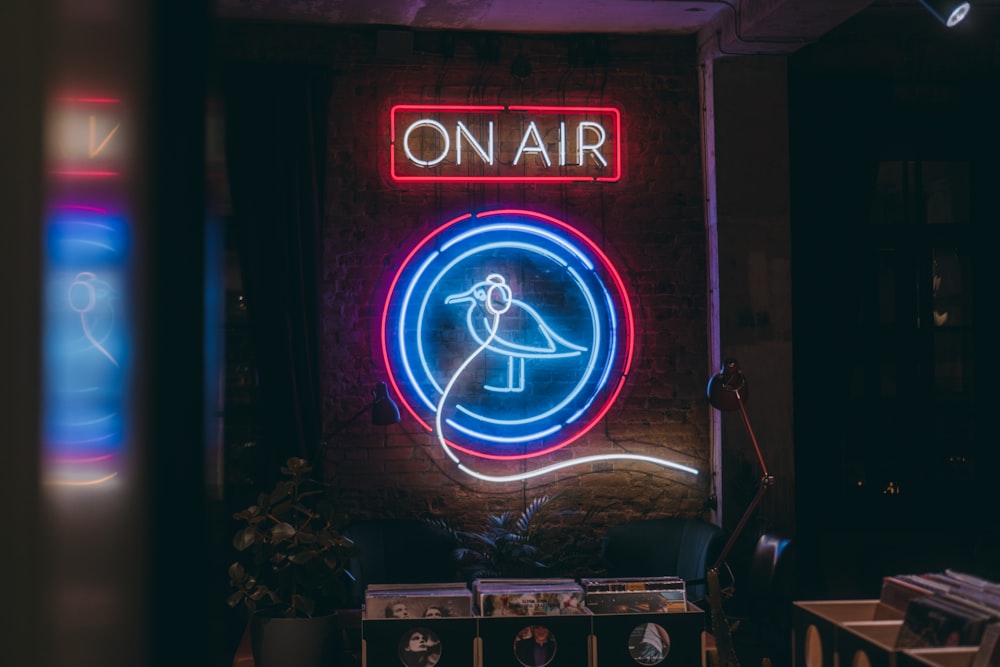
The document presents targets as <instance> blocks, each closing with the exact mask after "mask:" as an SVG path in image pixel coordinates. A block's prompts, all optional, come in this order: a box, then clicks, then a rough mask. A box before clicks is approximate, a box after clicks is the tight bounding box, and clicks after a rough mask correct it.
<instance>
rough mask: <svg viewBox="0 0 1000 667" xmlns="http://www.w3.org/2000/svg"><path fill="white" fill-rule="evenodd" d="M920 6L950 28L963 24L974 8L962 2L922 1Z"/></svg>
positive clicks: (959, 0) (958, 0)
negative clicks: (963, 20)
mask: <svg viewBox="0 0 1000 667" xmlns="http://www.w3.org/2000/svg"><path fill="white" fill-rule="evenodd" d="M920 4H922V5H923V6H924V7H926V8H927V10H928V11H929V12H930V13H931V14H933V15H934V16H936V17H937V19H938V20H939V21H941V23H943V24H945V25H946V26H948V27H949V28H954V27H955V26H956V25H958V24H959V23H961V22H962V19H964V18H965V17H966V16H967V15H968V14H969V10H970V9H971V8H972V7H971V5H969V3H968V2H962V1H961V0H920Z"/></svg>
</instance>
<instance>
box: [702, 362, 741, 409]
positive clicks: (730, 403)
mask: <svg viewBox="0 0 1000 667" xmlns="http://www.w3.org/2000/svg"><path fill="white" fill-rule="evenodd" d="M706 394H707V395H708V402H709V403H711V404H712V407H714V408H715V409H717V410H724V411H731V410H739V409H740V403H741V402H744V403H745V402H746V400H747V379H746V376H744V375H743V373H742V372H741V371H740V364H739V362H737V361H736V360H735V359H726V361H725V362H724V363H723V364H722V368H721V369H720V370H719V372H718V373H716V374H715V375H713V376H712V377H711V378H710V379H709V380H708V388H707V389H706Z"/></svg>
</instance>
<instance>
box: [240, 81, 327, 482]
mask: <svg viewBox="0 0 1000 667" xmlns="http://www.w3.org/2000/svg"><path fill="white" fill-rule="evenodd" d="M223 92H224V104H225V136H226V140H225V151H226V163H227V169H228V177H229V188H230V197H231V202H232V222H231V224H232V229H231V233H232V234H233V238H234V240H235V245H236V247H237V249H238V251H239V255H240V268H241V271H242V274H243V295H244V298H245V302H246V307H247V316H248V319H249V323H250V329H251V332H250V339H251V343H252V346H253V354H254V356H255V358H256V364H257V372H258V380H259V392H258V396H259V398H258V400H259V405H258V406H256V407H257V409H256V410H255V418H256V420H257V421H258V424H259V429H260V438H259V440H258V447H259V448H260V454H261V455H262V456H261V459H262V463H264V462H266V463H267V464H269V469H268V470H265V471H264V474H265V475H266V474H268V472H269V471H273V474H275V475H276V474H277V467H278V464H279V463H281V462H283V461H284V460H285V459H286V458H287V457H288V456H293V455H294V456H302V457H304V458H307V459H308V458H312V456H313V454H314V453H315V449H316V446H317V443H318V442H319V439H320V433H321V417H320V388H319V366H320V364H319V283H320V277H321V269H320V266H321V258H322V229H323V212H324V179H325V175H326V136H327V110H328V106H329V96H330V73H329V71H328V70H326V69H322V68H314V67H304V66H294V65H241V66H236V67H233V68H231V69H229V70H228V71H227V72H226V73H225V80H224V82H223Z"/></svg>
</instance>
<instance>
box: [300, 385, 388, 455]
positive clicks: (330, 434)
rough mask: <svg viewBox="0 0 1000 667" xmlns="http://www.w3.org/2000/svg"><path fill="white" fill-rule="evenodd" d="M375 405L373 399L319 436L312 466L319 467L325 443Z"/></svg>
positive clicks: (376, 400) (376, 401) (324, 452)
mask: <svg viewBox="0 0 1000 667" xmlns="http://www.w3.org/2000/svg"><path fill="white" fill-rule="evenodd" d="M376 403H378V399H375V400H374V401H371V402H370V403H368V405H366V406H365V407H363V408H361V409H360V410H358V411H357V412H355V413H354V414H353V415H351V416H350V417H348V418H347V419H345V420H344V421H342V422H338V423H337V426H336V427H335V428H334V429H333V430H332V431H327V432H325V433H323V434H322V435H321V437H320V440H319V447H317V448H316V460H315V461H313V465H319V463H320V461H322V460H323V457H324V456H325V454H326V443H327V441H328V440H329V439H330V438H332V437H333V436H335V435H337V434H339V433H340V432H341V431H343V430H344V429H345V428H347V427H348V426H350V425H351V424H353V423H354V422H356V421H357V420H358V418H359V417H361V415H363V414H365V413H366V412H368V411H369V410H371V409H372V407H373V406H374V405H375V404H376Z"/></svg>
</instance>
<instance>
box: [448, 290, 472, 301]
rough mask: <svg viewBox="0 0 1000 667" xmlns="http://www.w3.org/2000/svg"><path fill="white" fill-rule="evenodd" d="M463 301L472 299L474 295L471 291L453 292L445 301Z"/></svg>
mask: <svg viewBox="0 0 1000 667" xmlns="http://www.w3.org/2000/svg"><path fill="white" fill-rule="evenodd" d="M463 301H472V295H471V294H470V293H469V292H462V293H461V294H452V295H451V296H449V297H445V300H444V302H445V303H462V302H463Z"/></svg>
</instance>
